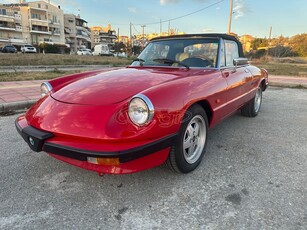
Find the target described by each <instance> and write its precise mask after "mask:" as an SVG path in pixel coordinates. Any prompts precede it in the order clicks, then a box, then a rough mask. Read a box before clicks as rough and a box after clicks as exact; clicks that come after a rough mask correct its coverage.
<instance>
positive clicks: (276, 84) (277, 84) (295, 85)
mask: <svg viewBox="0 0 307 230" xmlns="http://www.w3.org/2000/svg"><path fill="white" fill-rule="evenodd" d="M269 86H273V87H284V88H297V89H307V84H300V83H281V82H269Z"/></svg>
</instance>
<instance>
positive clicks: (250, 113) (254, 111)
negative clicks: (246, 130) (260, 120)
mask: <svg viewBox="0 0 307 230" xmlns="http://www.w3.org/2000/svg"><path fill="white" fill-rule="evenodd" d="M261 102H262V88H261V86H259V87H258V89H257V92H256V95H255V97H254V98H253V99H252V100H251V101H249V102H248V103H247V104H246V105H245V106H244V107H243V108H242V109H241V114H242V115H243V116H246V117H255V116H257V115H258V113H259V111H260V107H261Z"/></svg>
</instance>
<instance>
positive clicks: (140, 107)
mask: <svg viewBox="0 0 307 230" xmlns="http://www.w3.org/2000/svg"><path fill="white" fill-rule="evenodd" d="M267 85H268V73H267V71H266V70H265V69H259V68H257V67H255V66H253V65H251V64H249V63H248V61H247V59H246V58H244V55H243V49H242V45H241V43H240V42H239V41H238V39H237V38H236V37H234V36H230V35H226V34H194V35H193V34H192V35H175V36H168V37H159V38H155V39H152V40H151V41H150V42H149V43H148V44H147V45H146V47H145V49H144V50H143V51H142V52H141V54H140V55H139V56H138V57H137V58H136V59H135V60H134V61H133V62H132V63H131V65H130V66H128V67H126V68H120V69H108V70H106V69H103V70H99V71H91V72H85V73H78V74H73V75H69V76H64V77H61V78H57V79H53V80H50V81H47V82H44V83H43V84H42V85H41V92H42V97H41V99H40V100H38V101H37V103H36V104H34V105H33V106H32V107H31V108H30V109H29V110H28V111H27V112H26V114H24V115H22V116H20V117H18V118H17V120H16V122H15V125H16V128H17V130H18V132H19V133H20V135H21V136H22V137H23V139H24V140H25V141H26V142H27V143H28V145H29V146H30V148H31V149H32V150H33V151H36V152H40V151H44V152H46V153H48V154H49V155H50V156H52V157H54V158H56V159H59V160H61V161H64V162H67V163H69V164H72V165H74V166H78V167H81V168H84V169H87V170H92V171H96V172H98V173H100V174H104V173H111V174H123V173H134V172H138V171H141V170H145V169H149V168H152V167H156V166H158V165H161V164H164V163H166V165H168V166H169V168H170V169H172V170H174V171H175V172H180V173H188V172H191V171H193V170H194V169H195V168H197V166H198V165H199V164H200V162H201V160H202V158H203V156H204V154H205V149H206V145H207V140H208V131H209V129H210V128H211V127H213V126H215V125H217V124H218V123H219V122H220V121H222V120H223V119H225V118H226V117H228V116H230V115H232V114H233V113H235V112H236V111H238V110H240V111H241V114H242V115H244V116H248V117H255V116H257V115H258V113H259V111H260V107H261V102H262V92H263V91H265V89H266V88H267Z"/></svg>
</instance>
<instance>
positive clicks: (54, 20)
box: [52, 15, 58, 23]
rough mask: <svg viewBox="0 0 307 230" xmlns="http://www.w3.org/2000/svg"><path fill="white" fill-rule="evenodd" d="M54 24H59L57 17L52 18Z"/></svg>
mask: <svg viewBox="0 0 307 230" xmlns="http://www.w3.org/2000/svg"><path fill="white" fill-rule="evenodd" d="M52 22H54V23H57V22H58V20H57V17H56V16H55V15H53V16H52Z"/></svg>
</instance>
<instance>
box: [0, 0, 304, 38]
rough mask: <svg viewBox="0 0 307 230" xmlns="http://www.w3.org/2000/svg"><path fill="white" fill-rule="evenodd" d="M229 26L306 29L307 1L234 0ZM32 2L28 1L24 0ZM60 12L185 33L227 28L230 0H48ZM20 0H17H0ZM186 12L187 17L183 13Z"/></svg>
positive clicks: (97, 22)
mask: <svg viewBox="0 0 307 230" xmlns="http://www.w3.org/2000/svg"><path fill="white" fill-rule="evenodd" d="M233 1H234V5H233V20H232V24H231V31H232V32H234V33H236V34H239V35H243V34H251V35H253V36H255V37H268V36H269V31H270V27H272V37H278V36H281V35H282V36H285V37H291V36H293V35H296V34H301V33H307V13H306V11H307V0H233ZM27 2H30V1H27ZM50 2H51V3H52V4H55V5H60V6H61V8H62V9H63V10H64V13H73V14H76V15H77V14H79V13H80V15H81V18H83V19H85V20H86V21H88V26H103V27H106V26H107V24H108V23H110V24H111V27H112V29H114V30H116V31H118V30H119V34H120V35H129V34H130V23H132V25H133V26H132V34H140V33H142V27H141V26H142V25H145V27H144V31H145V33H154V32H155V33H159V32H160V25H161V24H160V21H162V31H167V30H168V27H169V26H170V28H173V29H176V30H177V31H182V32H185V33H209V32H223V33H225V32H227V29H228V21H229V9H230V0H146V1H145V0H144V1H140V0H50ZM0 3H18V0H0ZM185 15H187V16H185Z"/></svg>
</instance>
